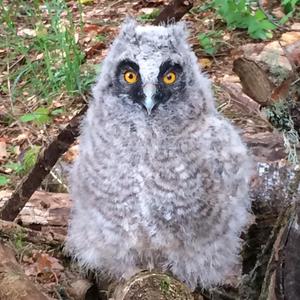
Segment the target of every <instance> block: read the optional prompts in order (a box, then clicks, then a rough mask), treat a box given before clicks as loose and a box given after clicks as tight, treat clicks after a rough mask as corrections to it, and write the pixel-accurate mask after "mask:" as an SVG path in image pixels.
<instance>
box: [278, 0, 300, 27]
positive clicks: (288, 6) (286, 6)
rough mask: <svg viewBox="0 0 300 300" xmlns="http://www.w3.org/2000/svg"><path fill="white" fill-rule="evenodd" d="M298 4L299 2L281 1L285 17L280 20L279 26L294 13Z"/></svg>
mask: <svg viewBox="0 0 300 300" xmlns="http://www.w3.org/2000/svg"><path fill="white" fill-rule="evenodd" d="M298 4H300V0H282V1H281V5H282V7H283V10H284V12H285V13H286V15H285V16H283V17H282V18H281V20H280V21H279V23H280V24H284V23H286V22H287V21H288V19H289V18H290V17H291V16H292V15H293V14H294V13H295V10H296V7H297V5H298Z"/></svg>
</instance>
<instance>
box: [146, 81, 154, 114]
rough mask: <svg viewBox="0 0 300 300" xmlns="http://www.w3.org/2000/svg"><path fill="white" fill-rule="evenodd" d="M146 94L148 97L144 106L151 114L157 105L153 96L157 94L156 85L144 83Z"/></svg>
mask: <svg viewBox="0 0 300 300" xmlns="http://www.w3.org/2000/svg"><path fill="white" fill-rule="evenodd" d="M143 90H144V94H145V95H146V99H145V101H144V103H143V104H144V106H145V108H146V109H147V112H148V115H151V111H152V109H153V107H154V105H155V101H154V99H153V96H154V94H155V85H154V84H152V83H147V84H145V85H144V88H143Z"/></svg>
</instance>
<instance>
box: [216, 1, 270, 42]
mask: <svg viewBox="0 0 300 300" xmlns="http://www.w3.org/2000/svg"><path fill="white" fill-rule="evenodd" d="M213 3H214V8H215V9H216V11H217V13H218V14H219V15H220V16H221V18H222V19H223V20H224V21H225V22H226V23H227V26H228V28H229V29H231V30H232V29H235V28H241V29H247V32H248V34H249V35H250V36H251V37H252V38H254V39H262V40H264V39H268V38H271V37H272V30H273V29H275V28H276V26H275V25H274V24H273V23H271V22H270V21H269V20H268V18H267V17H266V15H265V14H264V12H263V11H262V10H260V9H257V10H256V11H255V10H254V9H252V8H251V6H250V5H249V3H248V2H247V1H246V0H226V1H223V0H214V1H213Z"/></svg>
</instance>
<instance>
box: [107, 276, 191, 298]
mask: <svg viewBox="0 0 300 300" xmlns="http://www.w3.org/2000/svg"><path fill="white" fill-rule="evenodd" d="M112 299H113V300H154V299H155V300H171V299H172V300H193V299H194V298H193V296H192V293H191V291H190V290H189V289H188V288H187V287H186V286H185V285H184V284H183V283H181V282H180V281H178V280H176V279H174V278H173V277H170V276H169V275H167V274H162V273H156V272H141V273H139V274H137V275H135V276H133V277H132V278H131V279H129V280H128V281H127V282H125V283H124V284H123V285H120V286H118V287H117V288H116V290H115V292H114V294H113V296H112Z"/></svg>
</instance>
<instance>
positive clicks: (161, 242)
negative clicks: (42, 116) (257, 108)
mask: <svg viewBox="0 0 300 300" xmlns="http://www.w3.org/2000/svg"><path fill="white" fill-rule="evenodd" d="M79 148H80V151H79V156H78V158H77V159H76V161H75V163H74V166H73V168H72V170H71V174H70V193H71V199H72V201H73V209H72V213H71V217H70V224H69V229H68V237H67V242H66V246H67V249H68V251H69V252H70V253H71V255H72V256H73V257H74V258H75V259H76V260H77V261H78V263H79V264H80V265H81V266H82V267H83V268H85V269H91V270H94V271H96V272H98V273H100V274H104V275H106V276H110V277H112V278H114V279H116V280H122V279H127V278H129V277H130V276H132V275H133V274H135V273H136V272H138V271H140V270H144V269H148V270H158V271H162V272H165V271H168V272H171V273H172V274H173V275H174V276H175V277H176V278H178V279H180V280H181V281H183V282H185V283H186V284H187V285H188V286H189V287H191V288H192V289H193V288H195V287H196V286H197V285H200V286H201V287H210V286H213V285H216V284H220V283H222V281H224V280H225V278H226V276H227V275H228V274H230V273H231V272H232V269H233V267H234V266H235V265H236V263H237V262H238V261H239V259H238V257H239V250H240V245H241V241H240V234H241V232H242V230H243V229H244V227H245V225H246V224H247V222H248V217H249V215H250V213H249V206H250V200H249V197H248V183H249V178H250V174H251V170H252V166H251V160H250V158H249V155H248V153H247V149H246V147H245V146H244V144H243V143H242V142H241V139H240V137H239V134H238V132H237V130H236V129H234V127H233V126H232V125H231V124H230V123H229V122H228V121H227V120H225V119H224V118H223V117H222V116H221V115H220V114H219V113H218V112H217V110H216V107H215V104H214V99H213V96H212V90H211V86H210V82H209V80H208V79H207V78H206V76H205V75H203V74H202V73H201V71H200V69H199V66H198V64H197V59H196V56H195V54H194V53H193V51H192V50H191V48H190V46H189V45H188V42H187V29H186V25H185V24H184V23H177V24H169V25H165V26H151V25H146V26H142V25H139V24H138V23H136V21H135V20H127V21H126V22H125V23H124V24H123V26H122V28H121V31H120V33H119V36H118V37H117V38H116V39H115V41H114V42H113V44H112V46H111V48H110V51H109V53H108V55H107V57H106V58H105V60H104V61H103V63H102V67H101V74H100V76H99V77H98V79H97V83H96V85H95V87H94V88H93V99H92V101H91V102H90V103H89V108H88V111H87V114H86V116H85V118H84V120H83V122H82V127H81V136H80V147H79Z"/></svg>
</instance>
